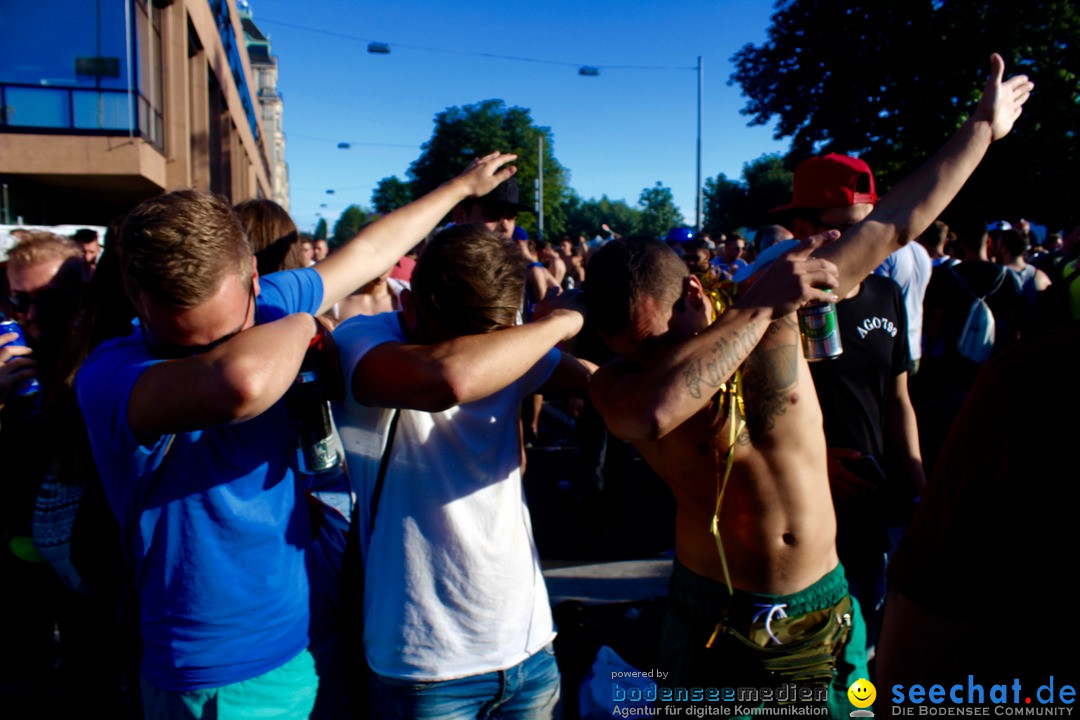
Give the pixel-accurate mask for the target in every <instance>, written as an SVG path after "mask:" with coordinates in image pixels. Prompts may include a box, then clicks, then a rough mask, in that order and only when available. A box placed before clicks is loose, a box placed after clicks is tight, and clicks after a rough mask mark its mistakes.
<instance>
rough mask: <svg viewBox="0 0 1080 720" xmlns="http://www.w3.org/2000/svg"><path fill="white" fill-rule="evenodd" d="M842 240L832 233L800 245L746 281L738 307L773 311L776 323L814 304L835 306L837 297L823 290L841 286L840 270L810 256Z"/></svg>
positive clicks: (820, 235) (835, 233)
mask: <svg viewBox="0 0 1080 720" xmlns="http://www.w3.org/2000/svg"><path fill="white" fill-rule="evenodd" d="M839 236H840V234H839V233H838V232H837V231H835V230H829V231H828V232H825V233H821V234H819V235H811V236H810V237H808V238H806V239H804V240H801V241H799V245H798V246H797V247H795V248H792V249H791V250H790V251H789V252H787V253H785V254H783V255H781V256H780V257H778V258H776V260H774V261H773V262H772V264H770V265H769V266H768V267H767V268H765V269H764V270H762V271H761V272H759V273H756V274H755V275H754V276H753V277H751V278H750V279H749V280H748V281H746V284H744V286H743V287H744V290H743V292H741V293H740V296H739V299H738V301H737V302H736V303H735V305H736V306H738V307H747V308H749V307H761V308H766V309H769V310H770V311H771V313H772V319H773V320H777V319H779V318H782V317H784V316H785V315H788V314H790V313H793V312H795V310H797V309H798V308H800V307H802V306H803V305H806V304H807V303H810V302H814V301H825V302H835V301H836V300H837V297H836V295H834V294H831V293H827V292H825V290H824V289H823V288H835V287H837V285H839V283H840V272H839V270H838V269H837V267H836V265H834V264H833V263H831V262H830V261H828V260H824V259H822V258H812V257H810V255H811V253H813V252H814V251H815V250H816V249H818V248H819V247H821V246H822V245H824V244H825V243H827V242H831V241H833V240H835V239H836V238H838V237H839Z"/></svg>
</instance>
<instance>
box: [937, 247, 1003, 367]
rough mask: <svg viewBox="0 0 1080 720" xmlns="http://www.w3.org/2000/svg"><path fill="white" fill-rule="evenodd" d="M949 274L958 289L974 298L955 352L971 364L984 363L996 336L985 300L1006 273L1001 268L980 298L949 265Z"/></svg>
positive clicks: (994, 324) (992, 315)
mask: <svg viewBox="0 0 1080 720" xmlns="http://www.w3.org/2000/svg"><path fill="white" fill-rule="evenodd" d="M949 272H950V273H952V276H953V278H955V280H956V282H958V283H960V287H962V288H964V290H966V291H967V293H968V294H969V295H971V297H972V298H974V300H973V301H972V303H971V307H970V308H969V309H968V314H967V320H965V321H964V329H963V330H961V331H960V335H959V337H957V338H956V350H957V352H959V353H960V354H961V355H962V356H964V357H966V358H967V359H968V360H971V361H972V362H976V363H984V362H986V361H987V360H988V359H989V358H990V352H991V351H992V350H993V349H994V339H995V338H996V336H997V332H996V323H995V322H994V314H993V313H992V312H990V306H989V305H987V304H986V298H988V297H989V296H991V295H993V294H994V293H995V292H997V290H998V288H999V287H1001V283H1002V282H1003V281H1004V280H1005V276H1006V275H1007V274H1008V272H1007V271H1006V270H1005V268H1001V271H1000V272H999V273H998V276H997V279H996V280H994V283H993V285H991V286H990V289H989V290H988V291H987V292H986V294H985V295H983V296H981V297H980V296H979V295H976V294H975V293H974V292H973V291H972V290H971V287H969V286H968V284H967V283H966V282H964V279H963V278H962V277H960V274H959V273H957V272H956V270H955V269H954V268H953V267H952V266H951V265H950V266H949Z"/></svg>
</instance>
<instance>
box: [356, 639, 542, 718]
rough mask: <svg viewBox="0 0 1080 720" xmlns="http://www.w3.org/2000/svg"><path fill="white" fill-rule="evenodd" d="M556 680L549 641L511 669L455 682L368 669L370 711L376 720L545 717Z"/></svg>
mask: <svg viewBox="0 0 1080 720" xmlns="http://www.w3.org/2000/svg"><path fill="white" fill-rule="evenodd" d="M559 682H560V679H559V668H558V666H557V665H556V664H555V649H554V648H553V647H552V646H551V645H550V644H549V645H548V646H547V647H545V648H543V649H542V650H541V651H540V652H538V653H536V654H535V655H533V656H532V657H530V658H528V659H526V660H525V661H524V662H522V663H519V664H518V665H515V666H514V667H512V668H508V669H506V670H498V671H496V672H490V673H484V674H482V675H472V676H470V677H465V678H460V679H458V680H444V681H442V682H417V681H414V680H399V679H397V678H390V677H384V676H382V675H378V674H376V673H371V710H372V715H373V716H374V717H375V718H377V719H378V720H399V719H400V720H406V719H410V718H418V719H423V718H432V719H433V720H434V719H436V718H438V719H440V720H442V719H445V720H455V719H460V720H466V719H469V720H489V719H494V718H514V719H515V720H517V719H518V718H521V719H522V720H525V719H529V720H533V719H535V720H541V719H545V720H546V719H548V718H551V717H553V712H554V710H555V705H556V703H557V702H558V700H559Z"/></svg>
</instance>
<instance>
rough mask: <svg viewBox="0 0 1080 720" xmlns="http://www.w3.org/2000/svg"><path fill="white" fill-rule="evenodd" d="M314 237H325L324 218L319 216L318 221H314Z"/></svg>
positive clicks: (317, 238) (321, 238)
mask: <svg viewBox="0 0 1080 720" xmlns="http://www.w3.org/2000/svg"><path fill="white" fill-rule="evenodd" d="M315 239H316V240H325V239H326V218H319V222H317V223H315Z"/></svg>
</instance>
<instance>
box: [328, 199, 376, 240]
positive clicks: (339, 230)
mask: <svg viewBox="0 0 1080 720" xmlns="http://www.w3.org/2000/svg"><path fill="white" fill-rule="evenodd" d="M371 220H372V217H371V213H369V212H368V211H367V210H365V209H364V208H362V207H360V206H359V205H350V206H349V207H347V208H345V210H344V211H343V212H342V213H341V217H339V218H338V219H337V222H336V223H334V235H333V237H331V239H330V245H331V247H334V248H339V247H341V246H342V244H344V243H346V242H348V241H349V240H351V239H352V238H354V237H356V233H358V232H360V228H362V227H364V226H365V225H367V224H368V223H369V222H371Z"/></svg>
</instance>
